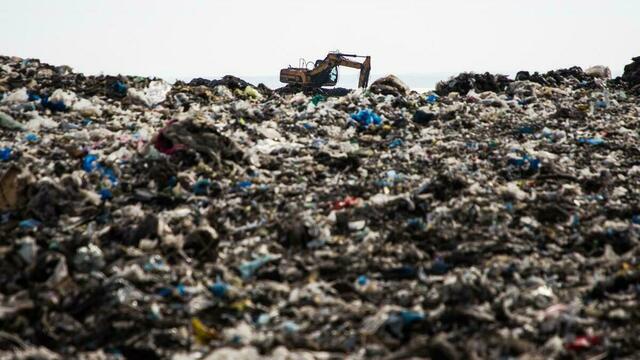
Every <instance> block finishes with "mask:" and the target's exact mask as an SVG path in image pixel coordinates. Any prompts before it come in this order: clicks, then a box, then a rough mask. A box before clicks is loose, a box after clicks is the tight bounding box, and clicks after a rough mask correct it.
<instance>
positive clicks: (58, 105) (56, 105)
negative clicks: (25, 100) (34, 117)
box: [40, 96, 67, 111]
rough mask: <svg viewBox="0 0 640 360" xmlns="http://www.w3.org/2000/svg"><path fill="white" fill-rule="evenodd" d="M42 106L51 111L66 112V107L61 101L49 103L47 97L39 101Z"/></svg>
mask: <svg viewBox="0 0 640 360" xmlns="http://www.w3.org/2000/svg"><path fill="white" fill-rule="evenodd" d="M40 103H41V104H42V106H44V107H45V108H47V109H49V110H52V111H66V110H67V106H66V105H65V104H64V102H62V101H49V98H48V97H46V96H45V97H43V98H42V100H41V101H40Z"/></svg>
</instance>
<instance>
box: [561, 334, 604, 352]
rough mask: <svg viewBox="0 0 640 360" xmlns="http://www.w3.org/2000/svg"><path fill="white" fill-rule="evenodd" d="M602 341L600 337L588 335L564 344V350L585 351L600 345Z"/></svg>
mask: <svg viewBox="0 0 640 360" xmlns="http://www.w3.org/2000/svg"><path fill="white" fill-rule="evenodd" d="M600 341H602V339H601V338H600V336H596V335H589V336H578V337H577V338H575V339H574V340H573V341H572V342H570V343H567V344H565V348H567V350H576V351H577V350H586V349H588V348H590V347H592V346H594V345H598V344H600Z"/></svg>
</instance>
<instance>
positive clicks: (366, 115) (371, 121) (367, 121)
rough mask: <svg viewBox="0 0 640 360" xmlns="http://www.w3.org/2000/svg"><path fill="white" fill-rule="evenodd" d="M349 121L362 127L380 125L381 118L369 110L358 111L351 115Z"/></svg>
mask: <svg viewBox="0 0 640 360" xmlns="http://www.w3.org/2000/svg"><path fill="white" fill-rule="evenodd" d="M351 119H353V120H355V121H357V122H358V124H360V126H364V127H368V126H370V125H380V124H382V118H380V116H379V115H378V114H376V113H375V112H373V110H370V109H364V110H360V111H358V112H357V113H355V114H351Z"/></svg>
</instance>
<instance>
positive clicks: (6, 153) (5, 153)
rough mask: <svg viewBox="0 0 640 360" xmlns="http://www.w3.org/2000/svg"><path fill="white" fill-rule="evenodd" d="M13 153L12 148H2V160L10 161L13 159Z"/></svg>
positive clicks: (0, 157) (0, 153) (0, 155)
mask: <svg viewBox="0 0 640 360" xmlns="http://www.w3.org/2000/svg"><path fill="white" fill-rule="evenodd" d="M11 152H13V149H11V148H10V147H4V148H2V149H1V150H0V160H2V161H9V159H11Z"/></svg>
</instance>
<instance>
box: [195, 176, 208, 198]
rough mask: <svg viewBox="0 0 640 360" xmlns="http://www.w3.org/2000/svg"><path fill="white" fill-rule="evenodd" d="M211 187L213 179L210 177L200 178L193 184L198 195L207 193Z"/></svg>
mask: <svg viewBox="0 0 640 360" xmlns="http://www.w3.org/2000/svg"><path fill="white" fill-rule="evenodd" d="M209 188H211V181H210V180H209V179H200V180H198V181H196V183H195V184H193V189H192V190H193V193H194V194H196V195H206V194H207V192H208V191H209Z"/></svg>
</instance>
